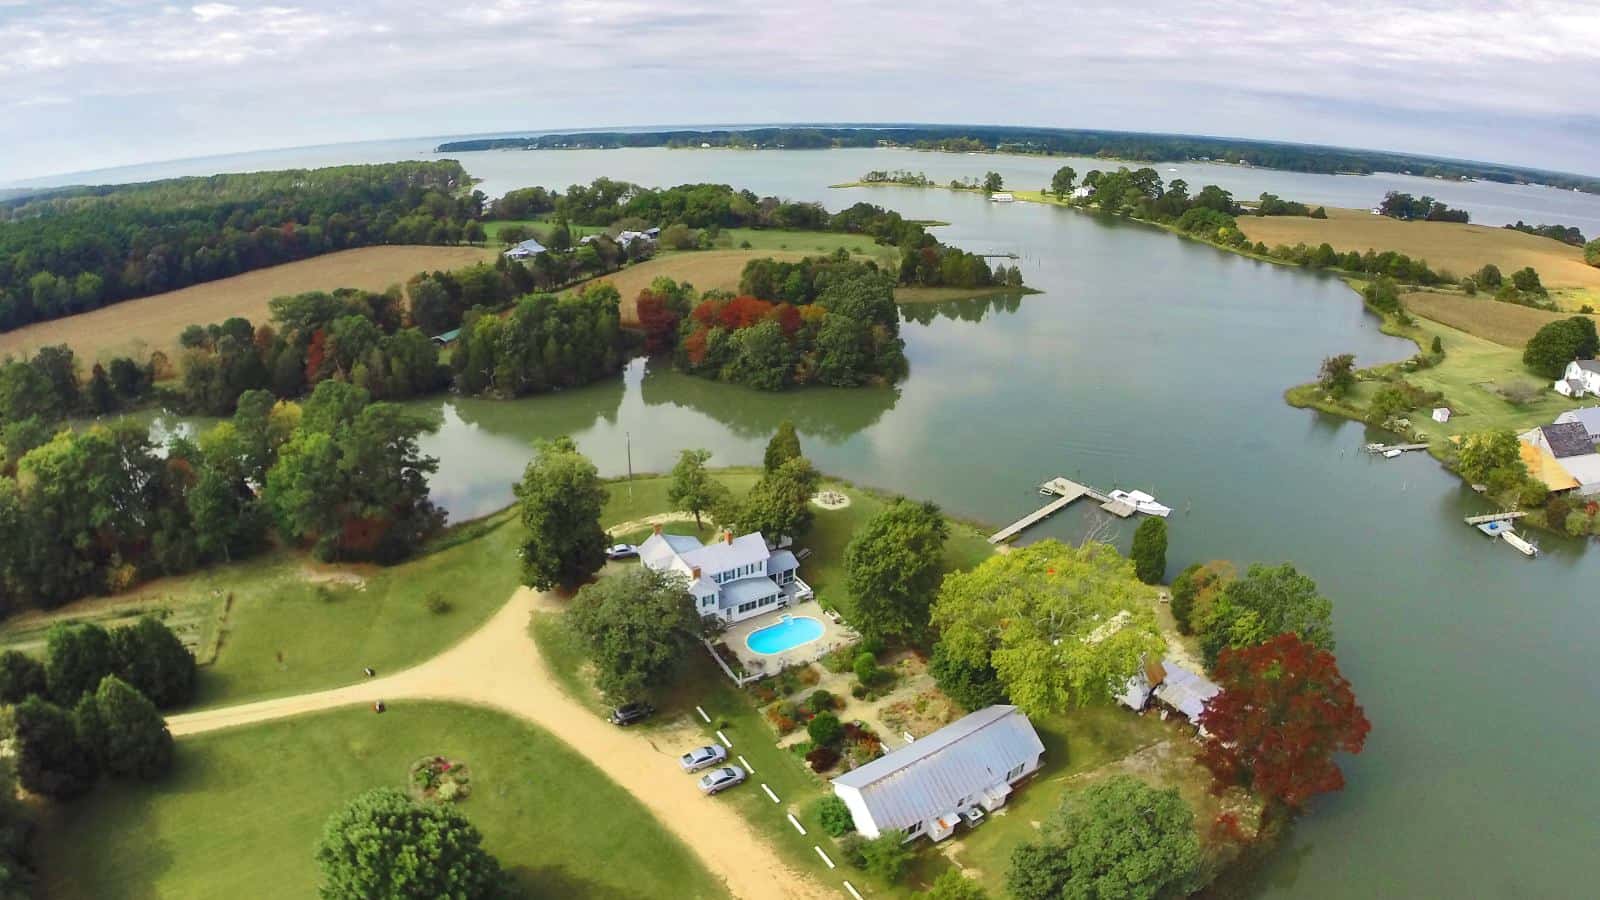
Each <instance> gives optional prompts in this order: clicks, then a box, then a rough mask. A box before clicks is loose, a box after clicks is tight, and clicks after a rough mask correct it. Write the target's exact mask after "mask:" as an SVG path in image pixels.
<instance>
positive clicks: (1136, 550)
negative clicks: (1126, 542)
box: [1128, 516, 1167, 584]
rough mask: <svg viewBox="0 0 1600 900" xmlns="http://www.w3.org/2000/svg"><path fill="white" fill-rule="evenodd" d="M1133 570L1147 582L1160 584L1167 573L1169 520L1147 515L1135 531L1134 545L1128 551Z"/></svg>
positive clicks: (1141, 579)
mask: <svg viewBox="0 0 1600 900" xmlns="http://www.w3.org/2000/svg"><path fill="white" fill-rule="evenodd" d="M1128 555H1129V557H1131V558H1132V559H1133V571H1134V573H1135V574H1137V575H1138V576H1139V580H1140V581H1142V582H1144V583H1145V584H1159V583H1160V581H1161V576H1163V575H1165V574H1166V573H1167V520H1166V519H1163V518H1160V517H1159V516H1145V517H1144V521H1142V522H1140V523H1139V527H1138V528H1136V529H1134V532H1133V547H1132V548H1131V549H1130V550H1129V551H1128Z"/></svg>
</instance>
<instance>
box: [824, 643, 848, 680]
mask: <svg viewBox="0 0 1600 900" xmlns="http://www.w3.org/2000/svg"><path fill="white" fill-rule="evenodd" d="M854 651H855V648H854V647H840V648H839V649H837V650H830V651H828V655H827V656H824V657H823V658H822V667H823V668H824V669H827V670H828V671H829V672H832V673H833V674H835V675H839V674H842V673H844V672H848V671H850V665H851V663H853V662H854V661H855V653H854Z"/></svg>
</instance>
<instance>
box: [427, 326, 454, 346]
mask: <svg viewBox="0 0 1600 900" xmlns="http://www.w3.org/2000/svg"><path fill="white" fill-rule="evenodd" d="M459 337H461V329H459V328H452V329H450V330H449V331H446V332H443V333H440V334H436V335H434V336H433V337H431V338H429V339H428V340H430V341H433V342H434V343H435V344H438V345H439V346H441V347H445V346H448V345H450V344H454V343H455V342H456V338H459Z"/></svg>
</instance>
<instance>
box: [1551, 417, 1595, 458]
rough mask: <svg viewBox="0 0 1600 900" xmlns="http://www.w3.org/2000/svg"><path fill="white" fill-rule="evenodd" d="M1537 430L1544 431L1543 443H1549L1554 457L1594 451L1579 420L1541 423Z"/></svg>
mask: <svg viewBox="0 0 1600 900" xmlns="http://www.w3.org/2000/svg"><path fill="white" fill-rule="evenodd" d="M1539 430H1540V431H1542V432H1544V439H1545V443H1547V444H1549V445H1550V452H1551V453H1552V454H1554V456H1555V458H1556V459H1562V458H1564V457H1568V456H1584V455H1586V454H1589V453H1593V452H1594V441H1591V440H1589V432H1588V431H1586V430H1584V427H1583V423H1581V422H1557V423H1556V424H1554V425H1541V426H1539Z"/></svg>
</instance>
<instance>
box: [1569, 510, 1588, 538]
mask: <svg viewBox="0 0 1600 900" xmlns="http://www.w3.org/2000/svg"><path fill="white" fill-rule="evenodd" d="M1566 526H1567V534H1570V535H1572V536H1573V537H1578V536H1580V535H1585V534H1588V533H1589V516H1588V515H1587V514H1585V513H1584V512H1583V511H1582V510H1576V509H1575V510H1573V511H1572V512H1569V513H1567V521H1566Z"/></svg>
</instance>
